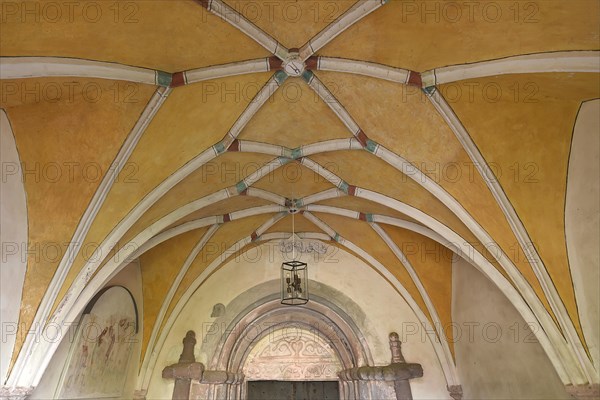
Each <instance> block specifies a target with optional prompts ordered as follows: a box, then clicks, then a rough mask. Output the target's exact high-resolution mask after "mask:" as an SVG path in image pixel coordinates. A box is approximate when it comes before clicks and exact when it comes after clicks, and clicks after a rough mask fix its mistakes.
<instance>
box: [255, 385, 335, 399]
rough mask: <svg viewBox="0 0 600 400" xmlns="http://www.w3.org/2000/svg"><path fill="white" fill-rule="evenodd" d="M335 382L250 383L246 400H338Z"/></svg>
mask: <svg viewBox="0 0 600 400" xmlns="http://www.w3.org/2000/svg"><path fill="white" fill-rule="evenodd" d="M339 398H340V394H339V387H338V382H337V381H250V382H248V400H339Z"/></svg>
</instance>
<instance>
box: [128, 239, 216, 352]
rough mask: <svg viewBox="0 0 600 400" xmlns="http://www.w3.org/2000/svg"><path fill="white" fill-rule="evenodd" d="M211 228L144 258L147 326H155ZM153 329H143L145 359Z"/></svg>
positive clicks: (156, 249) (161, 246)
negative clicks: (186, 264) (173, 286)
mask: <svg viewBox="0 0 600 400" xmlns="http://www.w3.org/2000/svg"><path fill="white" fill-rule="evenodd" d="M207 230H208V228H203V229H196V230H193V231H190V232H187V233H184V234H182V235H179V236H177V237H176V238H173V239H170V240H167V241H166V242H164V243H161V244H159V245H158V246H156V247H154V248H152V249H150V250H149V251H148V252H146V253H144V254H143V255H142V256H141V257H140V266H141V271H142V283H143V294H144V315H143V318H144V322H143V323H144V325H143V326H145V327H151V326H154V324H155V323H156V317H157V315H158V312H159V311H160V308H161V306H162V305H163V302H164V301H165V296H166V295H167V292H168V291H169V290H170V288H171V284H172V282H173V281H174V280H175V277H176V276H177V274H178V273H179V271H180V269H181V268H182V267H183V263H184V262H185V259H186V258H187V257H188V255H189V253H190V252H191V250H192V249H193V248H194V246H196V244H197V243H198V241H199V240H200V238H202V236H203V235H204V234H205V233H206V231H207ZM151 334H152V329H144V330H143V338H142V353H141V354H142V356H143V355H144V352H145V351H146V346H147V345H148V341H149V340H150V335H151Z"/></svg>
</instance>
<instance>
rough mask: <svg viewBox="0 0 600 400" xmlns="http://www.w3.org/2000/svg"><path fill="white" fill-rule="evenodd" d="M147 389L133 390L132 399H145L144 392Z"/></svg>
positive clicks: (145, 392)
mask: <svg viewBox="0 0 600 400" xmlns="http://www.w3.org/2000/svg"><path fill="white" fill-rule="evenodd" d="M147 392H148V391H147V390H146V389H138V390H136V391H135V392H133V400H146V394H147Z"/></svg>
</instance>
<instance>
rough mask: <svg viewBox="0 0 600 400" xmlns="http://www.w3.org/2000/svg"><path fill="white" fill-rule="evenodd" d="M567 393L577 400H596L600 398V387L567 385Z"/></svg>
mask: <svg viewBox="0 0 600 400" xmlns="http://www.w3.org/2000/svg"><path fill="white" fill-rule="evenodd" d="M565 389H566V390H567V393H569V394H570V395H571V397H573V398H574V399H576V400H595V399H598V398H600V385H598V384H597V383H594V384H591V385H567V386H565Z"/></svg>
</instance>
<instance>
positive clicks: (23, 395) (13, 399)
mask: <svg viewBox="0 0 600 400" xmlns="http://www.w3.org/2000/svg"><path fill="white" fill-rule="evenodd" d="M33 389H34V388H32V387H28V388H27V387H20V386H17V387H9V386H2V387H0V400H26V399H28V398H29V396H31V393H33Z"/></svg>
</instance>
